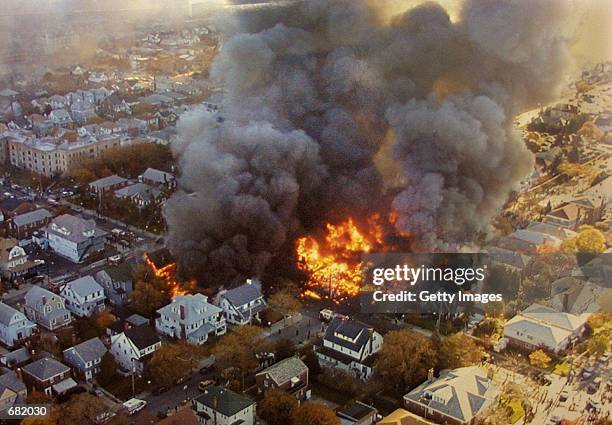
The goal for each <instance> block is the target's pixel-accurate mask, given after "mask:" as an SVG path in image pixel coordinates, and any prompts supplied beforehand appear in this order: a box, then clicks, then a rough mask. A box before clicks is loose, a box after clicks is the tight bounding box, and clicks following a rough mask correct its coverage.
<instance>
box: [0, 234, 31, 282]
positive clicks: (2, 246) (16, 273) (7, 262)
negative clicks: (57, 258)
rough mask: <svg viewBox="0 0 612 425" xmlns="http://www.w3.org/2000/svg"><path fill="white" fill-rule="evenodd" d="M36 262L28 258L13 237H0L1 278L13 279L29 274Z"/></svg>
mask: <svg viewBox="0 0 612 425" xmlns="http://www.w3.org/2000/svg"><path fill="white" fill-rule="evenodd" d="M36 267H38V263H35V262H34V261H30V260H28V254H27V253H26V252H25V250H24V249H23V248H22V247H20V246H19V245H18V243H17V241H16V240H15V239H5V238H0V273H1V274H2V278H3V279H5V280H7V281H9V282H10V281H13V280H15V279H17V278H19V277H22V276H27V275H29V274H31V273H32V272H33V271H34V269H35V268H36Z"/></svg>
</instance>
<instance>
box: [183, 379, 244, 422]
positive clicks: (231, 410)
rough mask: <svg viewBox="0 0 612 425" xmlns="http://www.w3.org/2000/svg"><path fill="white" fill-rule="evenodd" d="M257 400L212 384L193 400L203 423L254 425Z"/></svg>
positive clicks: (199, 418) (199, 420)
mask: <svg viewBox="0 0 612 425" xmlns="http://www.w3.org/2000/svg"><path fill="white" fill-rule="evenodd" d="M255 405H256V404H255V402H254V401H253V400H251V399H250V398H248V397H245V396H243V395H240V394H238V393H235V392H234V391H232V390H229V389H227V388H223V387H219V386H215V385H214V386H210V387H208V388H207V389H206V390H204V392H203V393H202V394H201V395H199V396H198V397H196V398H194V399H193V401H192V408H193V409H194V410H195V412H196V416H197V417H198V423H200V424H202V425H235V424H240V425H253V424H254V423H255Z"/></svg>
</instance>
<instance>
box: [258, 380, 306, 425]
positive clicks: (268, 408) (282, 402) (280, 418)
mask: <svg viewBox="0 0 612 425" xmlns="http://www.w3.org/2000/svg"><path fill="white" fill-rule="evenodd" d="M297 407H298V402H297V400H296V398H295V397H293V396H292V395H291V394H287V393H286V392H284V391H280V390H276V389H274V390H271V391H268V393H267V394H266V396H265V397H264V399H263V400H262V401H261V402H260V403H258V404H257V414H258V415H259V416H260V417H261V418H262V419H263V420H265V421H266V423H267V424H268V425H287V424H289V423H291V417H292V415H293V412H294V411H295V409H296V408H297Z"/></svg>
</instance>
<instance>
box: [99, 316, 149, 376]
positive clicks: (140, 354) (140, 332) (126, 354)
mask: <svg viewBox="0 0 612 425" xmlns="http://www.w3.org/2000/svg"><path fill="white" fill-rule="evenodd" d="M159 347H161V339H160V338H159V336H158V335H157V334H156V333H155V331H153V329H152V328H151V327H149V326H147V325H142V326H135V327H132V328H129V329H126V330H125V331H123V332H121V333H119V334H116V335H113V336H111V347H110V353H111V354H112V355H113V357H114V358H115V360H116V361H117V363H119V365H120V366H121V367H122V368H123V369H124V370H126V371H129V372H135V373H138V374H141V373H142V372H143V370H144V365H145V363H146V361H147V360H148V359H150V358H151V356H152V355H153V353H154V352H155V351H157V350H158V349H159Z"/></svg>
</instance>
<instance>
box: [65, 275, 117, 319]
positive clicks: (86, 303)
mask: <svg viewBox="0 0 612 425" xmlns="http://www.w3.org/2000/svg"><path fill="white" fill-rule="evenodd" d="M62 296H63V297H64V298H65V299H66V307H67V308H68V310H70V311H71V312H72V313H73V314H74V315H75V316H79V317H85V316H91V315H92V314H94V313H98V312H100V311H104V300H105V299H106V297H105V296H104V288H102V287H101V286H100V285H99V284H98V282H96V280H95V279H94V278H93V277H92V276H89V275H88V276H83V277H80V278H78V279H76V280H73V281H71V282H68V283H67V284H66V286H64V289H62Z"/></svg>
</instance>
